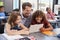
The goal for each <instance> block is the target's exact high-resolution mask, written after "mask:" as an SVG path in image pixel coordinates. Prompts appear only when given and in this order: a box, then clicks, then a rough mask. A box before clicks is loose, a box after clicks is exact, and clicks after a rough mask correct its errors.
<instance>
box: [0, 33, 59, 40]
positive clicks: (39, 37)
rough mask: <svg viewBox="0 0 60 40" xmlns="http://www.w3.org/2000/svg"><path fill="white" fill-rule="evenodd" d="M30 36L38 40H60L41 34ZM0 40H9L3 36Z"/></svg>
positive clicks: (0, 36)
mask: <svg viewBox="0 0 60 40" xmlns="http://www.w3.org/2000/svg"><path fill="white" fill-rule="evenodd" d="M29 36H34V37H35V38H36V39H37V40H60V39H59V38H57V37H52V36H46V35H43V34H41V33H40V32H37V33H31V34H30V35H29ZM0 40H7V39H6V38H5V37H4V36H3V35H0Z"/></svg>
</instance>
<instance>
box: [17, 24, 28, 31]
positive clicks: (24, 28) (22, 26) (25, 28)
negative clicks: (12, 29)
mask: <svg viewBox="0 0 60 40" xmlns="http://www.w3.org/2000/svg"><path fill="white" fill-rule="evenodd" d="M18 26H20V27H21V28H22V29H23V30H26V31H28V30H29V29H28V28H27V27H25V26H24V25H23V24H22V23H19V25H18Z"/></svg>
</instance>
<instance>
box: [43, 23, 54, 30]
mask: <svg viewBox="0 0 60 40" xmlns="http://www.w3.org/2000/svg"><path fill="white" fill-rule="evenodd" d="M48 26H49V28H44V30H46V31H48V30H50V31H51V30H53V27H52V26H51V24H48Z"/></svg>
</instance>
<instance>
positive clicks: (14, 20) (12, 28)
mask: <svg viewBox="0 0 60 40" xmlns="http://www.w3.org/2000/svg"><path fill="white" fill-rule="evenodd" d="M20 22H21V16H20V14H19V13H11V15H10V17H9V18H8V21H7V23H6V25H5V32H6V33H7V34H8V35H19V34H29V31H28V28H26V27H25V26H24V25H23V24H21V23H20Z"/></svg>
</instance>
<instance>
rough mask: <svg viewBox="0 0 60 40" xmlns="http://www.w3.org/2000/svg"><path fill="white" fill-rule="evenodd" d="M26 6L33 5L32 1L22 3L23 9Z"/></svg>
mask: <svg viewBox="0 0 60 40" xmlns="http://www.w3.org/2000/svg"><path fill="white" fill-rule="evenodd" d="M26 6H28V7H32V5H31V3H29V2H25V3H23V4H22V9H25V7H26Z"/></svg>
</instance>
